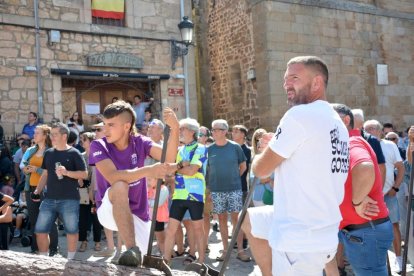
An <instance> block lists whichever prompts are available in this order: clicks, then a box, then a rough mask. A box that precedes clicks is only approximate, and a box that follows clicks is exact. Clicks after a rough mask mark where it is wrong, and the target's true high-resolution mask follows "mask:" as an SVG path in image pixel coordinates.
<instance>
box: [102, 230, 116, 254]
mask: <svg viewBox="0 0 414 276" xmlns="http://www.w3.org/2000/svg"><path fill="white" fill-rule="evenodd" d="M104 232H105V237H106V247H107V248H108V249H110V250H112V249H114V248H115V244H114V232H112V230H109V229H107V228H105V227H104Z"/></svg>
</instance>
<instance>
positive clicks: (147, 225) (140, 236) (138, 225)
mask: <svg viewBox="0 0 414 276" xmlns="http://www.w3.org/2000/svg"><path fill="white" fill-rule="evenodd" d="M108 191H109V189H108V190H106V192H105V195H104V197H103V199H102V205H101V206H100V207H99V208H98V210H97V212H96V213H97V214H98V219H99V222H100V223H101V224H102V226H103V227H105V228H107V229H109V230H112V231H118V227H117V225H116V222H115V219H114V215H113V212H112V203H111V201H110V200H109V197H108ZM132 217H133V219H134V230H135V243H136V245H137V246H138V247H139V249H140V250H141V252H142V254H146V252H147V249H148V241H149V236H150V231H151V221H147V222H145V221H143V220H141V219H140V218H139V217H137V216H136V215H134V214H132Z"/></svg>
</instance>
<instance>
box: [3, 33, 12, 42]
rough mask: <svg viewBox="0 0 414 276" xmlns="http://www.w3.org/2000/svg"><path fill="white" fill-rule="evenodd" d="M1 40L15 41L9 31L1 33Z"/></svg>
mask: <svg viewBox="0 0 414 276" xmlns="http://www.w3.org/2000/svg"><path fill="white" fill-rule="evenodd" d="M0 40H1V41H4V40H13V34H12V33H11V32H7V31H0Z"/></svg>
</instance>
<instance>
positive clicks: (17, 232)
mask: <svg viewBox="0 0 414 276" xmlns="http://www.w3.org/2000/svg"><path fill="white" fill-rule="evenodd" d="M20 235H21V232H20V229H15V230H14V235H13V238H18V237H20Z"/></svg>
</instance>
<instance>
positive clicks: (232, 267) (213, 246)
mask: <svg viewBox="0 0 414 276" xmlns="http://www.w3.org/2000/svg"><path fill="white" fill-rule="evenodd" d="M230 231H231V229H229V232H230ZM102 236H103V237H104V234H103V235H102ZM89 240H92V238H90V239H89ZM209 241H210V245H209V248H210V253H209V254H208V256H206V263H207V264H209V265H210V266H211V267H213V268H215V269H217V270H220V268H221V262H217V261H216V260H215V258H216V257H218V256H220V255H221V253H220V252H221V250H222V245H221V237H220V234H219V233H217V232H214V231H210V239H209ZM229 242H230V241H229ZM154 244H155V243H154ZM105 245H106V242H105V241H103V242H102V248H104V247H105ZM59 247H60V249H59V251H60V254H62V255H63V256H66V252H67V246H66V237H65V236H64V231H59ZM93 247H94V243H93V241H91V242H89V247H88V250H87V251H86V252H77V253H76V256H75V259H78V260H88V261H98V262H110V261H111V259H112V257H110V258H97V257H94V256H93V254H94V253H95V251H94V250H93ZM10 250H14V251H19V252H27V253H29V252H30V247H22V245H21V244H20V239H13V241H12V244H11V245H10ZM153 252H156V250H153ZM145 253H146V252H145ZM145 253H143V254H145ZM247 253H248V254H249V255H250V256H251V252H250V250H249V249H247ZM388 253H389V254H388V255H389V259H390V263H391V270H392V275H394V276H396V275H398V274H397V273H396V271H395V266H394V260H395V254H394V253H393V252H392V251H388ZM236 254H237V250H236V249H234V250H233V254H232V258H231V259H230V262H229V265H228V269H227V270H226V272H225V275H226V276H227V275H228V276H242V275H243V276H244V275H249V276H259V275H262V274H261V272H260V270H259V267H258V266H257V265H256V263H255V262H254V261H252V262H247V263H245V262H242V261H240V260H238V259H236ZM58 257H62V256H58ZM184 259H185V257H178V258H174V259H173V260H172V268H173V269H176V270H182V269H184V267H185V266H184V265H183V261H184ZM407 271H408V272H407V275H409V276H414V271H413V268H412V266H411V265H408V267H407ZM347 274H348V275H349V276H353V275H354V274H353V273H352V270H351V268H350V267H349V266H347Z"/></svg>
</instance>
